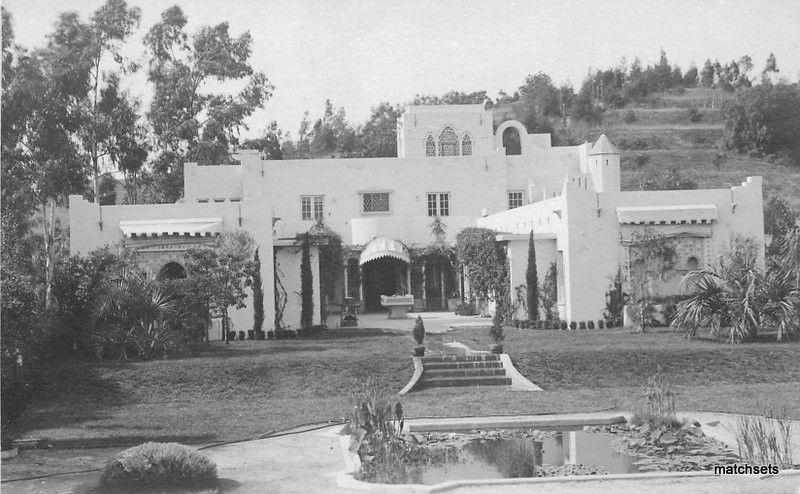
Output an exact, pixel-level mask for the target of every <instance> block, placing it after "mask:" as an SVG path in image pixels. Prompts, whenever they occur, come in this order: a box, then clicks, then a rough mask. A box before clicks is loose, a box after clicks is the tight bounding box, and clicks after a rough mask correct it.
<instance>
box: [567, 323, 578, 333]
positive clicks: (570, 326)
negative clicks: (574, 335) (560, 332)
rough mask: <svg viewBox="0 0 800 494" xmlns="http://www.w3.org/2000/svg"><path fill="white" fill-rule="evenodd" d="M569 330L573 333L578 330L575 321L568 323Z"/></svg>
mask: <svg viewBox="0 0 800 494" xmlns="http://www.w3.org/2000/svg"><path fill="white" fill-rule="evenodd" d="M569 329H571V330H573V331H575V330H576V329H578V323H577V322H575V321H572V322H571V323H569Z"/></svg>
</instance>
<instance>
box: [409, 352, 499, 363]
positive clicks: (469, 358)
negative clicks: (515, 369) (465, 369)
mask: <svg viewBox="0 0 800 494" xmlns="http://www.w3.org/2000/svg"><path fill="white" fill-rule="evenodd" d="M420 359H421V360H422V363H423V364H428V363H433V362H489V361H498V362H499V361H500V356H499V355H495V354H492V353H481V354H475V355H427V356H424V357H420Z"/></svg>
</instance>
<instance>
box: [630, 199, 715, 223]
mask: <svg viewBox="0 0 800 494" xmlns="http://www.w3.org/2000/svg"><path fill="white" fill-rule="evenodd" d="M617 219H618V220H619V223H620V224H622V225H626V224H627V225H631V224H632V225H648V224H650V225H653V224H655V225H659V224H661V225H664V224H667V225H669V224H672V225H674V224H684V223H690V224H696V223H711V222H712V221H714V220H716V219H717V207H716V206H715V205H713V204H695V205H686V206H640V207H618V208H617Z"/></svg>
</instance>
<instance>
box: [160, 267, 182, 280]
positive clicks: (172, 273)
mask: <svg viewBox="0 0 800 494" xmlns="http://www.w3.org/2000/svg"><path fill="white" fill-rule="evenodd" d="M180 278H186V269H184V267H183V266H181V265H180V264H178V263H177V262H168V263H166V264H164V266H163V267H162V268H161V271H159V272H158V276H157V277H156V279H157V280H158V281H164V280H177V279H180Z"/></svg>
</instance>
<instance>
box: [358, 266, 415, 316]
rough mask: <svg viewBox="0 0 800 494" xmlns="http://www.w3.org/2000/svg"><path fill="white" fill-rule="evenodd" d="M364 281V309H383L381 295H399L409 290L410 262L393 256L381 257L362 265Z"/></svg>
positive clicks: (384, 308)
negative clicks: (407, 284) (407, 283)
mask: <svg viewBox="0 0 800 494" xmlns="http://www.w3.org/2000/svg"><path fill="white" fill-rule="evenodd" d="M361 276H362V280H363V283H364V309H365V310H368V311H382V310H386V307H383V306H382V305H381V295H399V294H404V293H406V291H407V290H408V288H407V287H406V279H407V276H408V264H407V263H406V262H404V261H401V260H400V259H395V258H393V257H381V258H378V259H374V260H372V261H369V262H367V263H365V264H364V265H362V266H361Z"/></svg>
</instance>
